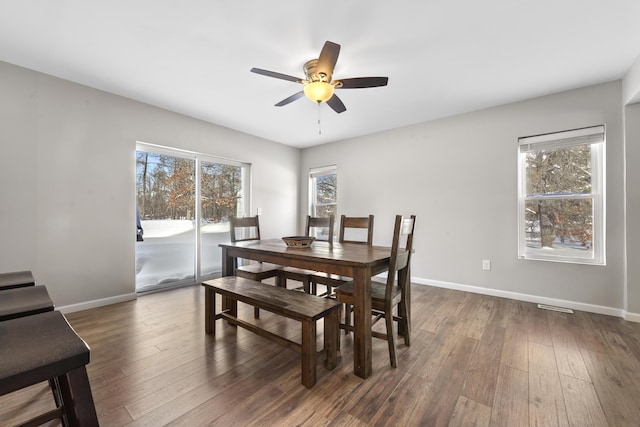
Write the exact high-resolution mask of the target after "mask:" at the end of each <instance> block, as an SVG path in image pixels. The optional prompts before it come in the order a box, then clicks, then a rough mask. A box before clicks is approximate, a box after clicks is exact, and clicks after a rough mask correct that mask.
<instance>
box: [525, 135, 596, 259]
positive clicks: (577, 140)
mask: <svg viewBox="0 0 640 427" xmlns="http://www.w3.org/2000/svg"><path fill="white" fill-rule="evenodd" d="M605 139H606V138H605V126H604V125H600V126H592V127H587V128H581V129H573V130H568V131H563V132H554V133H549V134H544V135H535V136H527V137H522V138H519V139H518V146H519V147H518V257H519V258H521V259H526V260H539V261H555V262H565V263H575V264H592V265H605V264H606V256H605V254H606V251H605V242H606V239H605V224H606V209H605V188H606V187H605V164H606V162H605ZM586 144H590V145H591V193H587V194H579V193H569V194H559V195H556V194H546V195H528V194H527V181H526V179H527V176H526V172H527V169H526V153H527V152H531V151H537V150H541V149H545V148H546V149H553V148H563V147H572V146H578V145H586ZM560 199H563V200H567V199H591V201H592V223H593V236H592V256H591V257H571V256H566V255H562V254H558V253H554V252H545V251H542V250H540V249H538V250H536V249H534V248H529V247H527V241H526V212H525V205H526V202H527V201H531V200H560Z"/></svg>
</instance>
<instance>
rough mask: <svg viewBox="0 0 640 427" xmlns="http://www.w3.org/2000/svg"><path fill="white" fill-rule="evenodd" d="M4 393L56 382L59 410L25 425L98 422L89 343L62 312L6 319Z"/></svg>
mask: <svg viewBox="0 0 640 427" xmlns="http://www.w3.org/2000/svg"><path fill="white" fill-rule="evenodd" d="M0 337H1V342H2V345H0V396H2V395H4V394H8V393H11V392H14V391H16V390H20V389H22V388H25V387H28V386H30V385H33V384H36V383H39V382H42V381H49V382H50V383H51V381H53V382H55V385H56V387H55V389H54V394H55V398H56V399H55V400H56V406H57V408H56V409H54V410H51V411H48V412H46V413H44V414H42V415H39V416H37V417H35V418H33V419H31V420H29V421H27V422H25V423H24V424H23V425H27V426H35V425H40V424H43V423H45V422H47V421H50V420H53V419H56V418H60V419H62V420H63V425H69V426H97V425H98V418H97V416H96V410H95V406H94V403H93V397H92V394H91V387H90V385H89V378H88V377H87V370H86V365H87V364H88V363H89V347H88V346H87V344H86V343H85V342H84V341H83V340H82V339H81V338H80V337H79V336H78V335H77V334H76V332H75V331H74V330H73V329H72V328H71V326H69V324H68V323H67V320H66V319H65V318H64V316H63V315H62V313H60V312H58V311H48V312H46V313H40V314H33V315H30V316H24V317H20V318H17V319H11V320H5V321H3V322H0Z"/></svg>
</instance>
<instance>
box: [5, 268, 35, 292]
mask: <svg viewBox="0 0 640 427" xmlns="http://www.w3.org/2000/svg"><path fill="white" fill-rule="evenodd" d="M35 284H36V281H35V280H34V279H33V274H32V273H31V271H29V270H25V271H12V272H9V273H0V290H5V289H13V288H22V287H24V286H34V285H35Z"/></svg>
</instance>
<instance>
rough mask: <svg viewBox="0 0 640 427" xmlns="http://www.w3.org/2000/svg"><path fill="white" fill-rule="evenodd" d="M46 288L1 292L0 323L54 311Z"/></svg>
mask: <svg viewBox="0 0 640 427" xmlns="http://www.w3.org/2000/svg"><path fill="white" fill-rule="evenodd" d="M53 308H54V306H53V301H51V298H50V297H49V293H48V292H47V288H46V287H45V286H27V287H23V288H13V289H8V290H4V291H2V292H0V321H3V320H10V319H16V318H18V317H23V316H31V315H32V314H38V313H44V312H45V311H53Z"/></svg>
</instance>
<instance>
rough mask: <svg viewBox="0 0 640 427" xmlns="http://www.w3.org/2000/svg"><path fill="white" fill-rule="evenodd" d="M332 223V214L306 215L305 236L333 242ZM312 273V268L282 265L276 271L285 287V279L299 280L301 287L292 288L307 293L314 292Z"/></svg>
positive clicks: (333, 220) (333, 218)
mask: <svg viewBox="0 0 640 427" xmlns="http://www.w3.org/2000/svg"><path fill="white" fill-rule="evenodd" d="M334 223H335V217H334V216H333V215H329V216H328V217H312V216H311V215H307V221H306V225H305V236H309V237H315V241H320V242H322V241H324V242H329V243H333V226H334ZM314 273H316V272H315V271H313V270H305V269H302V268H296V267H282V268H281V269H280V270H279V271H278V274H279V277H280V285H281V286H283V287H285V288H286V287H287V280H295V281H297V282H301V283H302V287H297V288H294V289H296V290H300V289H302V290H303V291H304V292H305V293H307V294H310V293H315V290H313V289H312V288H311V275H312V274H314ZM312 291H313V292H312Z"/></svg>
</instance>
